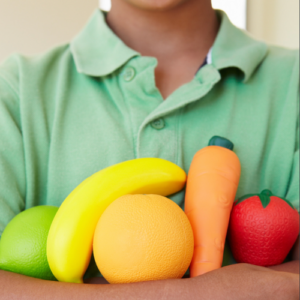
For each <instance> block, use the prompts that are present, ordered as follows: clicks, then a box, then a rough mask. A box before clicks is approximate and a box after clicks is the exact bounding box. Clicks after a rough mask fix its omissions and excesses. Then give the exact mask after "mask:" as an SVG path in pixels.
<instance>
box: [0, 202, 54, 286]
mask: <svg viewBox="0 0 300 300" xmlns="http://www.w3.org/2000/svg"><path fill="white" fill-rule="evenodd" d="M57 210H58V208H57V207H54V206H46V205H42V206H36V207H33V208H30V209H27V210H25V211H23V212H21V213H19V214H18V215H16V216H15V217H14V218H13V219H12V220H11V221H10V222H9V224H8V225H7V226H6V227H5V229H4V231H3V234H2V237H1V240H0V269H1V270H5V271H10V272H14V273H19V274H23V275H27V276H30V277H35V278H40V279H46V280H55V277H54V276H53V274H52V272H51V270H50V267H49V264H48V261H47V254H46V244H47V237H48V232H49V229H50V226H51V223H52V220H53V218H54V216H55V214H56V212H57Z"/></svg>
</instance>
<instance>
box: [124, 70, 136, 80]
mask: <svg viewBox="0 0 300 300" xmlns="http://www.w3.org/2000/svg"><path fill="white" fill-rule="evenodd" d="M134 76H135V70H134V68H132V67H128V68H126V69H125V71H124V73H123V78H124V80H125V81H131V80H132V79H133V78H134Z"/></svg>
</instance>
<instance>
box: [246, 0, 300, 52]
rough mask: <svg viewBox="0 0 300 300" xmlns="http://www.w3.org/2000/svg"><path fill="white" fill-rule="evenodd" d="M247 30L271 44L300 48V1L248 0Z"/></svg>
mask: <svg viewBox="0 0 300 300" xmlns="http://www.w3.org/2000/svg"><path fill="white" fill-rule="evenodd" d="M247 14H248V18H247V19H248V22H247V29H248V30H249V31H250V32H251V33H252V34H253V35H254V36H256V37H258V38H260V39H262V40H266V41H268V42H269V43H272V44H276V45H283V46H286V47H290V48H299V0H248V10H247Z"/></svg>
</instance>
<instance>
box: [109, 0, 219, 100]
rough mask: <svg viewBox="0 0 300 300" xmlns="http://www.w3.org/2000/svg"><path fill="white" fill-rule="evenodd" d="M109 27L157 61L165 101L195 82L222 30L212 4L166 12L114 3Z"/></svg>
mask: <svg viewBox="0 0 300 300" xmlns="http://www.w3.org/2000/svg"><path fill="white" fill-rule="evenodd" d="M107 23H108V25H109V26H110V28H111V29H112V30H113V31H114V32H115V34H116V35H117V36H119V37H120V38H121V39H122V40H123V41H124V43H125V44H126V45H127V46H129V47H130V48H132V49H134V50H136V51H138V52H139V53H141V55H143V56H151V57H155V58H157V61H158V65H157V67H156V69H155V78H156V86H157V88H158V89H159V91H160V92H161V94H162V97H163V98H164V99H166V98H167V97H168V96H169V95H170V94H171V93H172V92H174V91H175V90H176V89H177V88H178V87H180V86H181V85H183V84H185V83H187V82H189V81H191V80H192V79H193V77H194V76H195V74H196V72H197V70H198V69H199V67H200V66H201V64H202V63H203V61H204V59H205V57H206V55H207V53H208V51H209V49H210V48H211V46H212V45H213V42H214V40H215V37H216V35H217V32H218V28H219V24H218V20H217V17H216V15H215V12H214V11H213V9H212V7H211V2H210V0H185V1H183V2H182V3H180V4H178V5H176V6H175V7H173V8H169V9H166V10H147V9H141V8H138V7H136V6H134V5H132V4H130V3H128V2H126V1H124V0H112V9H111V11H110V12H109V13H108V15H107Z"/></svg>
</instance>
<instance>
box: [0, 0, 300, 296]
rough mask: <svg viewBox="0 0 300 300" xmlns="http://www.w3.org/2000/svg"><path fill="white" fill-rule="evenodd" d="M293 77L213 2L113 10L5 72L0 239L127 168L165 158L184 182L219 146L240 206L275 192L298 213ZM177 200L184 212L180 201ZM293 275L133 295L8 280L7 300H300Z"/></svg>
mask: <svg viewBox="0 0 300 300" xmlns="http://www.w3.org/2000/svg"><path fill="white" fill-rule="evenodd" d="M298 68H299V61H298V52H297V51H288V50H284V49H281V48H277V47H269V46H267V45H266V44H265V43H263V42H259V41H256V40H254V39H252V38H251V37H250V36H249V35H248V34H246V33H245V32H243V31H242V30H240V29H237V28H235V27H234V26H233V25H232V24H231V23H230V22H229V20H228V18H227V16H226V15H225V14H224V13H223V12H220V11H218V12H215V11H214V10H213V9H212V7H211V3H210V1H209V0H113V1H112V9H111V11H110V12H109V13H108V14H105V13H103V12H101V11H96V12H95V14H94V15H93V17H92V18H91V20H90V21H89V23H88V25H87V26H86V27H85V28H84V29H83V31H82V32H81V33H80V34H79V35H78V36H77V37H76V38H75V39H74V40H73V41H72V42H71V43H70V44H68V45H64V46H61V47H57V48H55V49H53V50H51V51H49V52H47V53H46V54H43V55H40V56H37V57H34V58H26V57H22V56H19V55H15V56H12V57H11V58H10V59H8V60H7V61H6V62H4V64H3V65H2V66H1V68H0V106H1V107H0V127H1V132H0V166H1V168H0V185H1V189H0V233H2V231H3V230H4V227H5V226H6V224H7V223H8V222H9V220H11V219H12V218H13V217H14V216H15V215H16V214H17V213H19V212H20V211H22V210H24V209H27V208H29V207H32V206H35V205H42V204H49V205H56V206H59V205H60V204H61V203H62V201H63V200H64V199H65V197H66V196H67V195H68V194H69V193H70V192H71V191H72V190H73V189H74V188H75V187H76V186H77V185H78V184H79V183H80V182H81V181H82V180H83V179H85V178H86V177H88V176H90V175H91V174H93V173H95V172H96V171H98V170H100V169H103V168H105V167H107V166H110V165H112V164H115V163H118V162H121V161H125V160H129V159H134V158H138V157H160V158H164V159H167V160H169V161H172V162H174V163H176V164H178V165H179V166H181V167H182V168H183V169H185V170H186V171H188V169H189V165H190V163H191V160H192V158H193V155H194V154H195V153H196V152H197V151H198V150H199V149H201V148H203V147H205V146H206V145H207V143H208V141H209V139H210V138H211V137H212V136H214V135H220V136H224V137H226V138H228V139H230V140H231V141H232V142H234V144H235V151H236V153H237V154H238V156H239V158H240V160H241V164H242V177H241V181H240V185H239V190H238V193H237V196H241V195H244V194H247V193H254V192H259V191H261V190H263V189H265V188H269V189H272V191H273V192H274V194H277V195H279V196H284V197H286V198H287V199H289V200H290V201H292V202H293V204H294V205H295V206H296V207H297V208H299V203H298V201H299V174H298V173H299V171H298V170H299V169H298V168H299V166H298V156H299V140H298V136H299V123H298V91H299V78H298V75H299V74H298V73H299V69H298ZM172 200H174V201H175V202H176V203H178V204H179V205H181V206H182V207H183V200H184V195H183V193H178V194H177V195H175V196H174V197H173V198H172ZM297 245H298V242H297V243H296V245H295V249H296V250H295V252H294V254H293V253H292V254H291V255H293V259H299V257H298V258H297V256H296V253H297ZM297 268H299V262H298V261H294V262H290V263H287V264H283V265H280V266H276V267H273V270H271V269H267V268H262V267H256V266H251V265H246V264H236V265H230V266H227V267H225V268H221V269H219V270H216V271H214V272H210V273H207V274H205V275H202V276H200V277H196V278H192V279H190V278H187V279H178V280H165V281H154V282H143V283H138V284H124V285H78V284H66V283H58V282H48V281H41V280H37V279H33V278H29V277H25V276H22V275H18V274H13V273H9V272H4V271H0V287H1V296H2V297H3V298H4V299H12V298H13V297H14V298H16V299H64V300H65V299H174V300H175V299H220V300H222V299H254V298H255V299H264V300H265V299H272V300H275V299H280V300H283V299H297V298H298V297H299V286H298V281H299V275H298V274H299V271H298V270H297ZM276 270H279V271H283V272H278V271H276ZM292 273H297V274H292ZM93 281H96V282H97V280H94V279H91V280H90V282H93ZM100 281H101V280H100ZM100 281H98V282H100Z"/></svg>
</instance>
